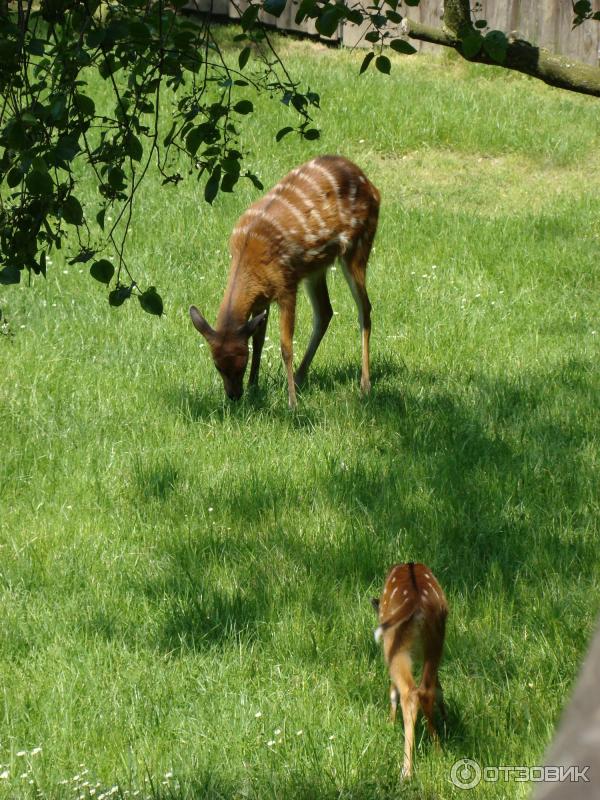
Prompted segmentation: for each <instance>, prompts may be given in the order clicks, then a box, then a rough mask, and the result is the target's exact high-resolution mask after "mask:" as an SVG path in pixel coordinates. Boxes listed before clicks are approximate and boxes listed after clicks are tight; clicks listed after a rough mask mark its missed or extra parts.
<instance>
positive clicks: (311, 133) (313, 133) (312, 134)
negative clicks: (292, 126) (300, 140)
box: [302, 128, 321, 141]
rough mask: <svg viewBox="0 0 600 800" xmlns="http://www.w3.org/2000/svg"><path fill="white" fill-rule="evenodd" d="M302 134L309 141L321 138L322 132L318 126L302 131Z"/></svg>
mask: <svg viewBox="0 0 600 800" xmlns="http://www.w3.org/2000/svg"><path fill="white" fill-rule="evenodd" d="M302 136H303V137H304V138H305V139H308V140H309V141H313V140H314V139H319V138H320V136H321V134H320V132H319V131H318V130H317V129H316V128H309V129H308V130H307V131H302Z"/></svg>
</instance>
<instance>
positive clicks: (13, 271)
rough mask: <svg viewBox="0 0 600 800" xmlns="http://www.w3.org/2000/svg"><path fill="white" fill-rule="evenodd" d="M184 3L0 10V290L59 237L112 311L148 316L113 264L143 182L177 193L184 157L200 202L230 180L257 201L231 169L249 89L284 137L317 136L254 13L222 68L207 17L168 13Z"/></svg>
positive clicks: (244, 20)
mask: <svg viewBox="0 0 600 800" xmlns="http://www.w3.org/2000/svg"><path fill="white" fill-rule="evenodd" d="M268 1H269V2H271V4H272V3H273V0H268ZM184 2H185V0H172V2H171V3H170V4H169V5H167V4H166V3H165V2H164V1H163V0H157V1H156V2H154V3H152V2H151V3H148V2H147V0H119V1H118V2H111V3H101V2H99V0H84V1H83V2H76V1H75V0H41V3H39V5H37V4H36V5H35V6H34V4H33V0H19V2H18V3H15V4H12V5H11V6H9V7H8V9H7V8H6V7H5V8H4V10H3V12H2V11H0V97H1V106H0V192H1V194H0V200H1V206H0V259H1V262H0V266H1V268H0V283H2V284H12V283H18V282H19V281H20V280H21V276H22V274H23V272H24V271H28V272H29V274H30V275H31V274H32V273H33V274H40V273H41V274H43V275H45V274H46V264H47V256H48V253H49V252H50V251H51V250H52V249H53V248H57V249H60V248H61V246H62V245H63V242H64V240H65V237H66V236H67V234H68V232H69V230H72V231H74V233H75V235H76V241H77V242H78V247H77V248H76V250H75V252H74V253H71V254H70V255H71V263H76V262H80V263H90V273H91V275H92V277H93V278H95V279H96V280H98V281H100V282H102V283H105V284H107V285H108V284H112V285H113V289H112V290H111V292H110V294H109V301H110V303H111V305H115V306H117V305H121V304H122V303H123V302H124V300H126V299H127V298H128V297H129V296H131V295H132V293H135V294H137V296H138V297H139V300H140V304H141V306H142V308H143V309H144V310H145V311H148V312H149V313H153V314H160V313H162V308H163V305H162V300H161V298H160V295H159V294H158V293H157V291H156V289H154V287H151V288H149V289H146V290H145V291H142V290H141V289H140V288H138V286H137V285H136V282H135V280H134V279H133V277H132V276H131V274H130V273H129V270H128V268H127V264H126V260H125V252H124V246H125V234H126V232H127V226H128V222H129V219H130V218H131V213H132V207H133V202H134V198H135V195H136V192H137V190H138V189H139V187H140V185H141V183H142V181H143V179H144V176H145V175H146V172H147V170H148V169H149V168H150V167H151V166H152V167H153V168H155V169H158V170H159V172H160V174H161V175H162V178H163V183H164V184H172V185H176V184H178V183H179V181H181V180H182V179H183V175H182V174H181V172H180V168H179V167H178V165H181V159H180V158H178V157H177V158H176V157H175V155H176V154H178V153H183V154H184V155H185V156H186V158H187V160H188V163H189V170H188V172H190V173H192V174H196V175H197V177H198V179H200V180H203V181H204V197H205V199H206V200H207V201H208V202H212V201H213V200H214V198H215V196H216V195H217V193H218V192H219V191H225V192H230V191H232V190H233V188H234V186H235V185H236V183H237V182H238V180H240V179H241V178H246V179H248V180H250V181H252V182H253V183H254V184H255V185H256V186H257V187H259V188H262V187H261V184H260V181H259V179H258V177H257V176H256V175H253V174H252V173H250V172H248V171H247V170H244V167H243V155H244V151H243V147H242V146H241V144H240V130H241V126H242V124H243V121H244V118H245V117H247V115H249V114H251V113H253V111H254V106H253V103H252V101H251V100H250V99H248V98H247V96H246V94H247V93H248V88H249V87H253V88H254V89H255V90H258V91H264V92H268V93H269V94H270V95H272V96H276V97H278V98H279V99H280V100H282V101H283V102H284V103H285V104H287V105H289V106H290V108H291V109H292V110H293V111H294V113H295V115H296V117H295V121H292V124H290V126H289V127H288V128H287V131H289V132H291V131H292V130H297V131H298V132H299V133H300V135H302V136H305V137H307V138H309V139H310V138H314V136H315V134H317V135H318V132H317V131H316V129H315V128H314V127H312V126H311V116H310V115H311V109H313V108H314V107H316V106H318V104H319V97H318V95H317V94H315V93H314V92H311V91H309V90H308V89H307V90H306V91H302V90H301V89H300V87H299V86H298V84H297V83H295V82H294V81H293V80H292V78H291V76H290V75H289V74H288V72H287V70H286V68H285V66H284V64H283V63H282V61H281V59H280V58H279V57H278V55H277V53H276V52H275V50H274V48H273V47H272V46H271V43H270V41H269V39H268V36H267V33H266V31H265V30H264V28H263V26H262V25H261V24H259V22H258V11H259V6H258V5H250V6H249V7H248V8H247V9H246V10H245V11H244V13H243V14H242V15H241V19H240V24H241V28H242V32H241V33H240V34H239V35H238V36H236V41H237V43H238V46H239V54H238V58H237V63H232V62H231V59H230V58H227V57H226V56H225V55H224V53H223V52H222V50H221V48H220V46H219V43H218V41H217V38H216V37H215V36H214V31H213V26H212V20H211V18H210V16H208V17H206V18H203V19H200V20H198V19H191V18H189V17H186V16H184V15H182V14H180V13H178V11H179V9H180V8H181V7H182V5H183V4H184ZM13 6H14V8H13ZM251 55H252V56H253V59H252V66H250V64H249V62H250V58H251ZM94 74H97V75H99V76H100V77H101V79H102V80H103V81H104V82H105V84H106V85H107V87H108V89H109V91H108V94H109V96H110V101H109V102H108V103H107V102H105V101H103V102H99V100H98V98H96V97H94V96H93V94H92V92H91V91H90V80H91V78H92V76H93V75H94ZM167 91H168V92H169V95H170V105H169V107H167V106H165V102H164V99H163V95H164V93H165V92H167ZM173 98H174V100H173ZM167 114H168V123H169V126H170V127H169V126H167V125H166V123H165V121H164V120H163V117H165V116H166V115H167ZM167 128H168V129H167ZM287 131H286V132H287ZM85 171H88V172H89V171H91V173H92V174H93V176H94V177H95V182H96V185H97V189H98V197H99V207H98V209H97V211H96V210H94V211H95V213H93V215H92V216H93V218H92V219H90V215H89V212H88V210H87V209H84V207H83V204H82V202H81V196H80V188H79V187H80V181H81V175H82V173H83V172H85ZM112 206H116V210H115V214H114V221H112V222H111V224H110V225H108V224H107V222H108V216H109V215H108V214H107V211H108V210H109V208H111V207H112ZM107 243H110V244H112V245H113V246H114V248H115V249H116V252H117V255H118V263H117V267H116V271H115V268H114V267H113V265H112V264H111V262H110V261H109V260H107V259H105V258H97V256H98V254H99V252H100V251H101V249H102V248H103V246H104V245H106V244H107Z"/></svg>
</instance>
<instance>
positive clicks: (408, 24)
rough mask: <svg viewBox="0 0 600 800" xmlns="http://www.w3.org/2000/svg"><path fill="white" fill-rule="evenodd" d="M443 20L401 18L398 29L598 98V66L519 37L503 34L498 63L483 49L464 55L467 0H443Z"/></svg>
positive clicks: (481, 60)
mask: <svg viewBox="0 0 600 800" xmlns="http://www.w3.org/2000/svg"><path fill="white" fill-rule="evenodd" d="M443 23H444V24H443V27H442V28H435V27H432V26H430V25H423V24H422V23H421V22H417V21H416V20H412V19H410V18H409V17H404V19H403V20H402V30H403V32H404V33H405V34H406V35H407V36H409V37H410V38H411V39H419V40H420V41H423V42H430V43H431V44H439V45H442V46H443V47H452V48H454V49H455V50H456V51H457V52H458V53H460V55H461V56H462V57H463V58H466V59H467V61H473V62H476V63H478V64H492V65H495V66H501V67H504V68H505V69H514V70H517V71H518V72H524V73H526V74H527V75H531V76H532V77H534V78H538V79H539V80H541V81H544V83H547V84H549V85H550V86H556V87H557V88H559V89H567V90H568V91H570V92H581V93H582V94H591V95H594V96H595V97H600V69H599V68H598V67H592V66H590V65H588V64H583V63H581V62H579V61H573V59H572V58H568V57H566V56H562V55H559V54H556V53H552V52H550V51H549V50H546V49H545V48H543V47H536V46H535V45H533V44H531V43H530V42H526V41H524V40H523V39H514V38H510V37H507V38H508V46H507V48H506V58H505V60H504V61H503V62H502V63H501V64H499V63H498V62H496V61H494V60H493V59H491V58H490V57H489V56H488V55H487V53H486V52H485V51H484V50H483V48H482V49H481V50H480V51H479V53H477V55H475V56H472V57H467V56H465V55H464V53H463V50H462V46H461V36H462V35H463V32H464V30H465V28H470V27H472V20H471V11H470V2H469V0H446V2H445V6H444V17H443Z"/></svg>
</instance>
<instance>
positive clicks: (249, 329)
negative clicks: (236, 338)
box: [240, 308, 269, 338]
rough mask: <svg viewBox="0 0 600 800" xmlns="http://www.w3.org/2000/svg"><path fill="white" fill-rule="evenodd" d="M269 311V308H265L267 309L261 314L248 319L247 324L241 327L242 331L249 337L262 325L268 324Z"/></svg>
mask: <svg viewBox="0 0 600 800" xmlns="http://www.w3.org/2000/svg"><path fill="white" fill-rule="evenodd" d="M268 313H269V311H268V309H266V308H265V310H264V311H261V312H260V314H257V315H256V316H255V317H252V319H250V320H248V322H246V324H245V325H242V327H241V328H240V333H243V334H245V335H246V336H247V337H248V338H250V337H251V336H253V335H254V334H255V333H256V331H257V330H258V329H259V328H260V326H261V325H266V322H267V316H268Z"/></svg>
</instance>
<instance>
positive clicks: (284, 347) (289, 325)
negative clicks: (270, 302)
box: [279, 294, 297, 408]
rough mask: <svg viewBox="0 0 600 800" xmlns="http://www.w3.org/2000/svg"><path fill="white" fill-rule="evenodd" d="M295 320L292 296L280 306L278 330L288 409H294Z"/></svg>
mask: <svg viewBox="0 0 600 800" xmlns="http://www.w3.org/2000/svg"><path fill="white" fill-rule="evenodd" d="M295 319H296V295H295V294H294V295H292V297H291V298H290V299H288V300H287V301H286V303H285V304H284V305H280V315H279V330H280V336H281V357H282V358H283V363H284V365H285V371H286V375H287V384H288V401H289V406H290V408H296V405H297V401H296V384H295V383H294V345H293V339H294V323H295Z"/></svg>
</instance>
